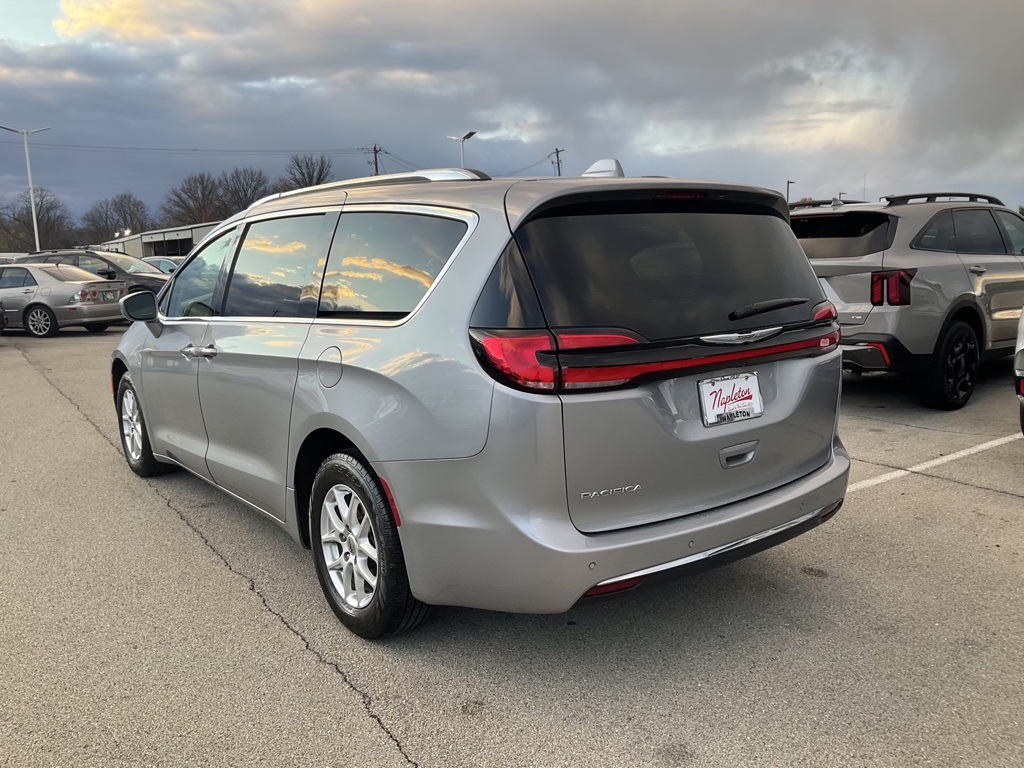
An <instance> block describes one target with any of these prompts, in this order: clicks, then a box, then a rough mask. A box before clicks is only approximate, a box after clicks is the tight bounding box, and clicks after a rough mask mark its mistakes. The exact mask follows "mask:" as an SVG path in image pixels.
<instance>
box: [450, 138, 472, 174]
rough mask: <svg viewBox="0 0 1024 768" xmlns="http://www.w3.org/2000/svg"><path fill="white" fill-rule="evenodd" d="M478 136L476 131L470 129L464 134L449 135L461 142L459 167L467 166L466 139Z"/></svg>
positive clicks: (453, 139)
mask: <svg viewBox="0 0 1024 768" xmlns="http://www.w3.org/2000/svg"><path fill="white" fill-rule="evenodd" d="M474 136H476V131H469V132H468V133H464V134H463V135H462V136H449V137H448V138H449V139H451V140H452V141H457V142H459V168H465V167H466V140H467V139H472V138H473V137H474Z"/></svg>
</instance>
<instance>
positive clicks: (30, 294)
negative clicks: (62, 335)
mask: <svg viewBox="0 0 1024 768" xmlns="http://www.w3.org/2000/svg"><path fill="white" fill-rule="evenodd" d="M124 294H125V286H124V282H122V281H120V280H98V279H97V278H96V275H94V274H92V273H91V272H86V271H85V270H83V269H79V268H78V267H72V266H70V265H67V264H12V265H0V303H2V304H3V307H4V310H3V311H4V316H5V317H6V318H7V320H8V321H9V324H8V327H9V328H24V329H25V330H26V331H28V332H29V333H30V334H32V335H33V336H38V337H44V336H54V335H56V333H57V331H58V330H59V329H61V328H64V327H67V326H70V325H84V326H85V329H86V330H87V331H93V332H95V333H99V332H101V331H104V330H106V328H107V326H108V325H110V323H114V322H117V321H119V320H121V310H120V307H119V305H118V299H120V298H121V297H122V296H124Z"/></svg>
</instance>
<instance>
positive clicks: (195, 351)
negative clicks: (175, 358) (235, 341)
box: [180, 344, 217, 359]
mask: <svg viewBox="0 0 1024 768" xmlns="http://www.w3.org/2000/svg"><path fill="white" fill-rule="evenodd" d="M180 351H181V354H182V355H184V356H185V357H205V358H207V359H209V358H211V357H216V356H217V348H216V347H215V346H213V344H211V345H210V346H208V347H197V346H196V345H195V344H189V345H187V346H185V347H182V349H181V350H180Z"/></svg>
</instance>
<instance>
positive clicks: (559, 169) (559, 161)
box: [548, 147, 565, 176]
mask: <svg viewBox="0 0 1024 768" xmlns="http://www.w3.org/2000/svg"><path fill="white" fill-rule="evenodd" d="M563 152H565V150H564V149H559V148H558V147H555V151H554V152H552V153H551V155H554V156H555V169H556V171H557V172H558V175H559V176H561V175H562V153H563ZM551 155H548V157H551Z"/></svg>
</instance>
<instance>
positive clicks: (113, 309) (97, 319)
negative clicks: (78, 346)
mask: <svg viewBox="0 0 1024 768" xmlns="http://www.w3.org/2000/svg"><path fill="white" fill-rule="evenodd" d="M53 312H54V314H55V315H57V325H59V326H60V327H61V328H64V327H65V326H69V325H83V324H84V323H116V322H118V321H120V320H124V316H123V315H122V314H121V306H120V304H117V303H114V304H82V305H75V306H63V307H54V308H53Z"/></svg>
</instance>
